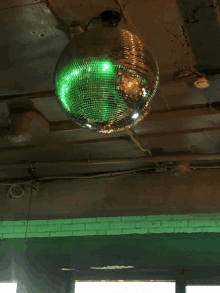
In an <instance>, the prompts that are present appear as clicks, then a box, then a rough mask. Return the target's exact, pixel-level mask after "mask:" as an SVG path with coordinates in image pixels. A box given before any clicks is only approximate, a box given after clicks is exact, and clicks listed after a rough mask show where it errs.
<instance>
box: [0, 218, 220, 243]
mask: <svg viewBox="0 0 220 293" xmlns="http://www.w3.org/2000/svg"><path fill="white" fill-rule="evenodd" d="M27 224H28V226H27ZM26 229H27V235H26ZM205 232H209V233H220V213H218V214H194V215H161V216H160V215H158V216H157V215H156V216H137V217H105V218H83V219H58V220H36V221H29V222H28V223H27V221H1V222H0V239H6V238H8V239H9V238H25V237H27V238H35V237H37V238H41V237H69V236H92V235H129V234H157V233H205Z"/></svg>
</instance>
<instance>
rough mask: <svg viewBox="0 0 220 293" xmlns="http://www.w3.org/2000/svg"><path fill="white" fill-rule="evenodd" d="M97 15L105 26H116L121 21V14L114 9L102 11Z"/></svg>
mask: <svg viewBox="0 0 220 293" xmlns="http://www.w3.org/2000/svg"><path fill="white" fill-rule="evenodd" d="M99 17H100V19H101V21H102V24H103V26H105V27H117V26H118V24H119V22H120V21H121V14H120V13H118V12H116V11H114V10H107V11H103V12H102V13H101V14H100V16H99Z"/></svg>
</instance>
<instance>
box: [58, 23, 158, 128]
mask: <svg viewBox="0 0 220 293" xmlns="http://www.w3.org/2000/svg"><path fill="white" fill-rule="evenodd" d="M158 83H159V69H158V64H157V62H156V61H155V59H154V57H153V55H152V54H151V53H150V52H149V50H148V49H147V48H146V46H145V44H144V41H143V40H142V39H140V37H138V36H137V35H136V34H134V33H132V32H130V31H127V30H125V29H119V28H109V27H105V28H95V29H91V30H89V31H86V32H83V33H81V34H79V35H77V36H75V37H74V39H73V40H71V41H70V43H69V44H68V45H67V46H66V47H65V48H64V50H63V52H62V53H61V56H60V58H59V60H58V62H57V66H56V70H55V90H56V96H57V97H58V101H59V103H60V106H61V107H62V109H63V111H64V112H65V113H66V115H67V116H68V117H69V118H70V119H71V120H73V121H74V122H75V123H77V124H78V125H79V126H81V127H85V128H88V129H90V130H92V131H96V132H99V133H112V132H116V131H122V130H124V129H126V128H130V127H132V126H134V125H135V124H137V123H138V122H139V121H141V120H142V119H143V117H144V116H145V115H147V114H148V113H149V111H150V106H151V102H152V99H153V97H154V95H155V93H156V90H157V87H158Z"/></svg>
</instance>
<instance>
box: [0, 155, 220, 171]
mask: <svg viewBox="0 0 220 293" xmlns="http://www.w3.org/2000/svg"><path fill="white" fill-rule="evenodd" d="M207 160H220V153H217V154H198V155H195V154H192V155H172V156H158V157H127V158H115V159H99V160H75V161H50V162H42V161H39V162H35V163H33V162H32V163H33V166H34V167H35V168H42V167H55V166H57V165H62V166H88V165H106V164H130V163H156V162H178V161H207ZM8 168H10V169H13V168H18V169H19V168H24V169H28V168H30V162H28V163H12V164H0V169H8Z"/></svg>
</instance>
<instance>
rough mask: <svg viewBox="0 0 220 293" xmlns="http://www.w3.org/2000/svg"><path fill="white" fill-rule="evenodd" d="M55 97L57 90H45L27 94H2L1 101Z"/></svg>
mask: <svg viewBox="0 0 220 293" xmlns="http://www.w3.org/2000/svg"><path fill="white" fill-rule="evenodd" d="M51 97H55V91H54V90H53V91H45V92H36V93H27V94H15V95H5V96H0V103H1V102H9V101H10V102H11V101H12V102H13V101H24V100H31V99H37V98H51Z"/></svg>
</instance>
